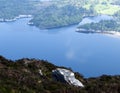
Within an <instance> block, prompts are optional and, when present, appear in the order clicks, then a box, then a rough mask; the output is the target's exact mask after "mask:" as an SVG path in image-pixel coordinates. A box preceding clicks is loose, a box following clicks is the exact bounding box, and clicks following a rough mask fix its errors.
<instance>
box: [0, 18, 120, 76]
mask: <svg viewBox="0 0 120 93" xmlns="http://www.w3.org/2000/svg"><path fill="white" fill-rule="evenodd" d="M28 21H29V19H20V20H17V21H16V22H10V23H0V55H3V56H5V57H6V58H9V59H13V60H16V59H20V58H26V57H29V58H38V59H44V60H48V61H50V62H52V63H54V64H56V65H59V66H66V67H71V68H72V69H73V70H74V71H78V72H80V73H81V74H83V75H84V76H85V77H91V76H100V75H102V74H110V75H116V74H120V38H113V37H110V36H106V35H102V34H81V33H77V32H75V29H76V26H70V27H64V28H59V29H51V30H39V29H38V28H36V27H33V26H29V25H27V22H28Z"/></svg>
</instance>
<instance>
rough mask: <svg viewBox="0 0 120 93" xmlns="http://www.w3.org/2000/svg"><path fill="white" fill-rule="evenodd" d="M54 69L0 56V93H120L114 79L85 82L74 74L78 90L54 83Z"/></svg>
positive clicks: (43, 63) (33, 61) (46, 64)
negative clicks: (79, 84)
mask: <svg viewBox="0 0 120 93" xmlns="http://www.w3.org/2000/svg"><path fill="white" fill-rule="evenodd" d="M56 68H58V66H55V65H53V64H51V63H49V62H47V61H44V60H36V59H27V58H26V59H20V60H17V61H15V62H14V61H12V60H7V59H5V58H4V57H2V56H0V93H120V76H118V75H117V76H109V75H103V76H101V77H96V78H87V79H86V78H84V77H83V76H81V75H80V74H79V73H75V76H76V78H77V79H79V80H80V81H81V82H82V83H83V84H84V86H85V87H84V88H80V87H75V86H72V85H69V84H67V83H63V82H60V81H55V80H54V79H53V77H52V70H54V69H56ZM61 68H65V67H61ZM65 69H67V68H65ZM39 70H42V73H43V75H40V73H39Z"/></svg>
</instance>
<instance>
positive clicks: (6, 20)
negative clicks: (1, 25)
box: [0, 15, 33, 22]
mask: <svg viewBox="0 0 120 93" xmlns="http://www.w3.org/2000/svg"><path fill="white" fill-rule="evenodd" d="M21 18H33V16H32V15H19V16H16V17H14V18H11V19H9V18H8V19H5V18H0V22H14V21H16V20H18V19H21Z"/></svg>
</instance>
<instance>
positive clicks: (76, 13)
mask: <svg viewBox="0 0 120 93" xmlns="http://www.w3.org/2000/svg"><path fill="white" fill-rule="evenodd" d="M119 5H120V2H119V0H84V1H83V0H50V1H43V0H20V1H18V0H1V1H0V8H1V11H0V19H12V18H14V17H16V16H18V15H21V14H22V15H33V19H32V20H31V21H30V22H31V23H32V25H35V26H37V27H39V28H54V27H62V26H68V25H72V24H76V23H79V22H80V21H81V20H82V18H83V17H86V16H95V15H100V14H106V15H111V16H115V17H116V20H119V19H120V16H119V15H120V6H119Z"/></svg>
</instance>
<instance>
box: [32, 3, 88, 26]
mask: <svg viewBox="0 0 120 93" xmlns="http://www.w3.org/2000/svg"><path fill="white" fill-rule="evenodd" d="M85 12H87V10H85V9H83V8H77V7H75V6H71V5H66V6H64V7H61V8H60V7H57V6H55V5H52V6H49V7H47V8H45V9H43V10H41V11H40V12H39V13H37V15H35V16H34V18H33V19H32V20H31V22H33V23H34V25H36V26H37V27H39V28H54V27H61V26H67V25H72V24H76V23H79V22H80V21H81V19H82V17H83V15H84V14H85Z"/></svg>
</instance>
